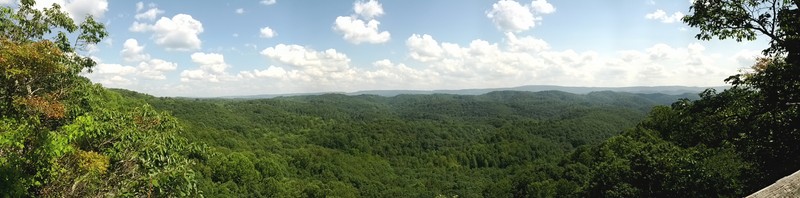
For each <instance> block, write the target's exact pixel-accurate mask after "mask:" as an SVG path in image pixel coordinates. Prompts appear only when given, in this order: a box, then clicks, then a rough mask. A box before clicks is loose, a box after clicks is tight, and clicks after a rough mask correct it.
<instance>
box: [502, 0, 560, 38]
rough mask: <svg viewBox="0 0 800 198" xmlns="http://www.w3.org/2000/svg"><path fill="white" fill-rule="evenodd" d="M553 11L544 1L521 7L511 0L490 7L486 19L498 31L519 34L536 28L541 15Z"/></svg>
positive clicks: (537, 0) (540, 0) (554, 9)
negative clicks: (490, 21)
mask: <svg viewBox="0 0 800 198" xmlns="http://www.w3.org/2000/svg"><path fill="white" fill-rule="evenodd" d="M555 11H556V8H555V7H554V6H553V5H551V4H550V3H548V2H547V1H546V0H535V1H533V2H531V4H530V5H527V4H526V5H522V4H520V3H519V2H516V1H513V0H500V1H498V2H497V3H495V4H493V5H492V9H491V10H489V11H488V12H487V13H486V17H488V18H489V19H491V20H492V22H494V24H495V26H497V28H498V29H500V30H503V31H508V32H521V31H525V30H529V29H531V28H533V27H534V26H536V23H537V22H538V21H541V20H542V18H541V15H543V14H550V13H553V12H555Z"/></svg>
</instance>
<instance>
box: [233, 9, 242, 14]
mask: <svg viewBox="0 0 800 198" xmlns="http://www.w3.org/2000/svg"><path fill="white" fill-rule="evenodd" d="M234 12H236V14H244V8H237V9H236V11H234Z"/></svg>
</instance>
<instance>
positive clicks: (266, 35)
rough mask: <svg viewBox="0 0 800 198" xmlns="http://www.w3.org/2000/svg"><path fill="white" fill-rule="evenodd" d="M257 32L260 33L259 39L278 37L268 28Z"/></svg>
mask: <svg viewBox="0 0 800 198" xmlns="http://www.w3.org/2000/svg"><path fill="white" fill-rule="evenodd" d="M259 32H260V33H261V34H260V35H261V38H272V37H275V35H278V34H277V33H275V31H273V30H272V28H269V27H263V28H261V29H260V30H259Z"/></svg>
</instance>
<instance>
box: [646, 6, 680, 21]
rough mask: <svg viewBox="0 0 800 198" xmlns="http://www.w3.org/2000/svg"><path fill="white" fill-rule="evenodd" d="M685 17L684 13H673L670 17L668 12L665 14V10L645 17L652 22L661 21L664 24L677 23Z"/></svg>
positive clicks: (659, 10)
mask: <svg viewBox="0 0 800 198" xmlns="http://www.w3.org/2000/svg"><path fill="white" fill-rule="evenodd" d="M683 16H684V15H683V13H682V12H675V13H672V15H668V14H667V12H664V10H661V9H658V10H656V11H654V12H653V13H648V14H646V15H644V18H646V19H651V20H658V21H661V22H662V23H675V22H680V21H681V19H682V18H683Z"/></svg>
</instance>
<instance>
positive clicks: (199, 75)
mask: <svg viewBox="0 0 800 198" xmlns="http://www.w3.org/2000/svg"><path fill="white" fill-rule="evenodd" d="M191 58H192V62H194V63H195V64H198V65H199V67H198V68H197V69H193V70H183V72H181V81H182V82H189V81H209V82H220V80H226V79H227V78H229V74H227V72H226V71H225V70H226V69H227V68H228V67H230V65H228V64H227V63H225V57H224V56H223V55H222V54H217V53H202V52H195V53H193V54H192V56H191Z"/></svg>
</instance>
